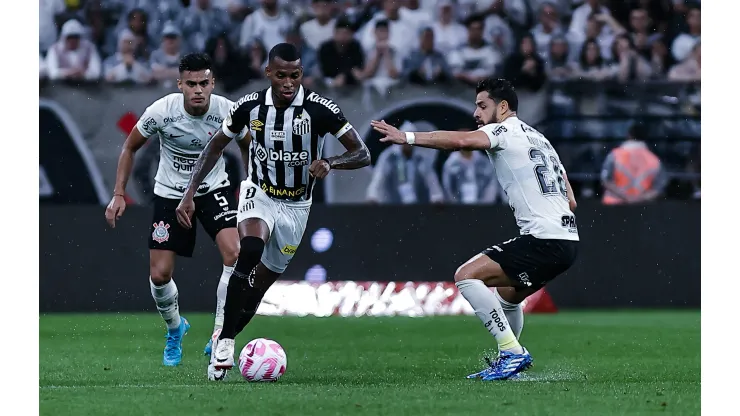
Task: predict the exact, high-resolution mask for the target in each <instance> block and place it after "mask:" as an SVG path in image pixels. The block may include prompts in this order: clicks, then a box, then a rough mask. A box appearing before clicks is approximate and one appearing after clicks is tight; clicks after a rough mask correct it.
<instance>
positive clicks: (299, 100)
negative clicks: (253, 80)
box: [265, 85, 304, 107]
mask: <svg viewBox="0 0 740 416" xmlns="http://www.w3.org/2000/svg"><path fill="white" fill-rule="evenodd" d="M303 96H304V92H303V85H301V86H299V87H298V93H297V94H296V95H295V97H293V102H291V103H290V106H291V107H300V106H302V105H303ZM265 105H275V104H274V103H273V102H272V87H270V88H268V89H267V94H266V96H265Z"/></svg>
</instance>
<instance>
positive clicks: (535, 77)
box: [504, 35, 547, 92]
mask: <svg viewBox="0 0 740 416" xmlns="http://www.w3.org/2000/svg"><path fill="white" fill-rule="evenodd" d="M504 78H506V79H508V80H509V81H511V83H512V84H513V85H514V87H515V88H516V89H517V90H526V91H532V92H535V91H539V90H540V88H542V86H543V85H545V82H546V81H547V75H546V74H545V62H544V61H543V60H542V58H540V56H539V55H538V54H537V46H536V45H535V44H534V38H533V37H532V35H524V37H522V40H521V42H520V44H519V51H517V52H515V53H513V54H511V55H509V57H508V58H506V62H505V63H504Z"/></svg>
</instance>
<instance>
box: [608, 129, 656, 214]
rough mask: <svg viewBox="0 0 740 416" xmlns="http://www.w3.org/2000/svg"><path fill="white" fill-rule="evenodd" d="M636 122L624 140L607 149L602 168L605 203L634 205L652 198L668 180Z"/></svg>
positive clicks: (654, 197) (653, 198)
mask: <svg viewBox="0 0 740 416" xmlns="http://www.w3.org/2000/svg"><path fill="white" fill-rule="evenodd" d="M643 138H644V137H643V132H642V129H641V127H640V126H639V125H637V124H635V125H633V126H632V127H631V128H630V130H629V133H628V135H627V140H626V141H625V142H624V143H622V144H621V145H620V146H619V147H617V148H615V149H613V150H612V151H611V152H609V155H608V156H607V157H606V160H604V165H603V167H602V169H601V183H602V185H603V186H604V196H603V199H602V202H603V203H604V204H607V205H617V204H634V203H641V202H648V201H653V200H655V199H656V198H657V197H658V196H660V194H661V193H662V192H663V189H664V188H665V186H666V185H667V183H668V176H667V175H666V172H665V171H664V170H663V168H662V167H661V163H660V159H658V156H656V155H655V154H654V153H653V152H651V151H650V149H648V147H647V145H646V144H645V142H643V141H642V139H643Z"/></svg>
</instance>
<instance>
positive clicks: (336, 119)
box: [317, 101, 353, 138]
mask: <svg viewBox="0 0 740 416" xmlns="http://www.w3.org/2000/svg"><path fill="white" fill-rule="evenodd" d="M330 103H331V106H330V107H327V106H325V105H323V104H319V105H317V108H318V109H319V110H318V111H319V117H320V124H319V133H320V134H322V135H324V134H331V135H332V136H334V137H336V138H339V137H341V136H342V135H343V134H344V133H346V132H348V131H350V130H352V128H353V127H352V124H350V122H349V121H347V118H346V117H344V113H343V112H342V109H340V108H339V106H338V105H336V104H334V103H332V102H331V101H330Z"/></svg>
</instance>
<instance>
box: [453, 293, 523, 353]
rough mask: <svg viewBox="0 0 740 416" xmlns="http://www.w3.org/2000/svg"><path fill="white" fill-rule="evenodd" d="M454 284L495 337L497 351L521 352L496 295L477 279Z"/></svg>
mask: <svg viewBox="0 0 740 416" xmlns="http://www.w3.org/2000/svg"><path fill="white" fill-rule="evenodd" d="M455 285H456V286H457V288H458V289H459V290H460V293H462V295H463V297H464V298H465V299H466V300H467V301H468V303H470V306H472V307H473V309H474V310H475V314H476V315H477V316H478V319H480V320H481V321H482V322H483V325H485V327H486V329H487V330H488V332H490V333H491V335H493V337H494V338H495V339H496V343H498V349H499V351H511V352H513V353H516V354H521V353H522V352H523V349H522V346H521V345H519V341H518V340H517V339H516V336H515V335H514V332H513V331H512V330H511V327H510V326H509V321H507V320H506V315H505V314H504V309H503V308H502V307H501V302H499V300H498V298H497V297H496V295H494V294H493V292H491V290H490V289H488V287H486V285H485V284H484V283H483V282H482V281H480V280H478V279H466V280H462V281H459V282H456V283H455Z"/></svg>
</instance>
